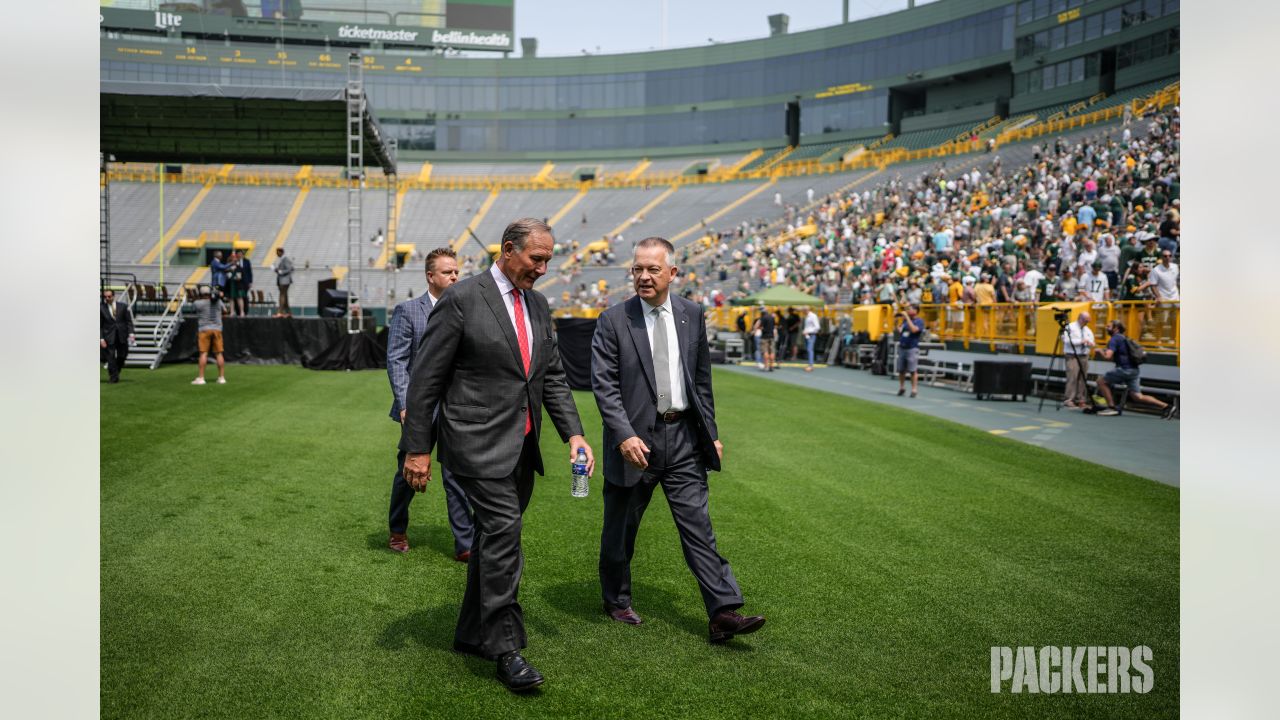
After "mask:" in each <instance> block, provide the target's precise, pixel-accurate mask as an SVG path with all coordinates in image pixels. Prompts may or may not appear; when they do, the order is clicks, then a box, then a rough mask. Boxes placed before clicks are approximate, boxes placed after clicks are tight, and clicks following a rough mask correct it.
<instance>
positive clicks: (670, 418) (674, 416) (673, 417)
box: [662, 410, 680, 425]
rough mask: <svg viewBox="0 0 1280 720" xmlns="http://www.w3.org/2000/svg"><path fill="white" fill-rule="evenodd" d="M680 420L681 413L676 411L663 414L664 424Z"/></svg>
mask: <svg viewBox="0 0 1280 720" xmlns="http://www.w3.org/2000/svg"><path fill="white" fill-rule="evenodd" d="M679 419H680V413H679V412H677V411H675V410H668V411H666V412H664V413H662V422H664V423H667V424H668V425H669V424H671V423H673V422H675V421H677V420H679Z"/></svg>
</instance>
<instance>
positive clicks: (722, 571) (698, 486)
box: [600, 419, 742, 618]
mask: <svg viewBox="0 0 1280 720" xmlns="http://www.w3.org/2000/svg"><path fill="white" fill-rule="evenodd" d="M658 485H662V492H663V493H665V494H666V496H667V504H668V505H669V506H670V507H671V516H672V518H674V519H675V524H676V529H677V530H678V531H679V533H680V547H681V549H683V550H684V560H685V562H686V563H687V564H688V565H689V570H691V571H692V572H693V577H694V578H695V579H696V580H697V581H698V589H699V590H700V591H701V593H702V604H703V605H704V606H705V607H706V610H707V617H709V618H710V617H714V616H715V615H716V613H718V612H720V611H721V610H736V609H738V608H740V607H742V591H741V590H740V589H739V588H738V581H737V579H736V578H734V576H733V570H732V569H730V567H729V561H728V560H725V559H724V558H723V557H721V556H720V553H719V551H717V550H716V536H715V533H714V532H713V531H712V529H711V515H710V513H709V512H708V509H707V471H706V468H705V467H704V466H703V464H702V459H701V457H699V455H698V437H697V435H696V434H695V432H694V428H693V427H692V426H691V425H690V423H689V421H688V420H680V421H677V422H674V423H670V424H668V423H665V422H663V421H662V420H661V419H659V420H658V421H657V423H656V424H655V425H654V429H653V442H651V443H650V444H649V467H648V468H647V469H646V470H645V472H644V475H643V476H642V477H641V478H640V482H638V483H636V484H635V485H633V486H632V487H623V486H621V485H617V484H615V483H611V482H608V481H605V483H604V528H603V530H602V531H601V533H600V588H601V595H602V597H603V599H604V604H605V606H607V607H610V608H627V607H631V558H632V556H633V555H634V554H635V549H636V532H637V531H638V530H639V529H640V520H641V518H643V517H644V511H645V508H647V507H648V506H649V500H650V499H651V498H652V497H653V490H654V488H655V487H656V486H658Z"/></svg>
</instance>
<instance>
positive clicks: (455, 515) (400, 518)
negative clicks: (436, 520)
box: [387, 450, 475, 555]
mask: <svg viewBox="0 0 1280 720" xmlns="http://www.w3.org/2000/svg"><path fill="white" fill-rule="evenodd" d="M404 457H405V452H404V451H403V450H401V451H400V453H399V454H398V455H397V456H396V475H395V477H394V478H393V479H392V480H391V511H390V513H389V514H388V517H387V520H388V523H387V524H388V526H389V527H390V529H391V532H393V533H402V532H405V531H406V530H407V529H408V528H409V503H411V502H413V496H414V495H416V494H417V493H415V492H414V491H413V488H412V487H409V483H407V482H405V479H404ZM440 477H441V485H444V500H445V505H446V506H447V507H448V508H449V529H450V530H452V531H453V554H454V555H457V554H459V553H461V552H462V551H463V550H470V549H471V541H472V536H473V535H474V534H475V527H474V525H473V524H472V521H471V506H470V505H469V504H467V496H466V494H465V493H463V492H462V488H461V487H459V486H458V481H457V480H455V479H454V477H453V473H451V472H449V469H448V468H446V467H445V466H443V465H441V466H440Z"/></svg>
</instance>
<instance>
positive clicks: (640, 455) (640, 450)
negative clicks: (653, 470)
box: [618, 435, 649, 470]
mask: <svg viewBox="0 0 1280 720" xmlns="http://www.w3.org/2000/svg"><path fill="white" fill-rule="evenodd" d="M618 449H619V450H621V451H622V459H623V460H626V461H627V462H628V463H629V464H631V466H632V467H635V468H639V469H640V470H644V469H645V468H647V467H649V459H648V458H646V457H645V455H647V454H648V453H649V446H648V445H645V444H644V441H643V440H641V439H640V437H639V436H638V435H632V436H631V437H629V438H627V439H626V440H623V441H622V442H621V443H620V444H619V445H618Z"/></svg>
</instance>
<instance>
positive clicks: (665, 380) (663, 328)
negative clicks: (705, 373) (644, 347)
mask: <svg viewBox="0 0 1280 720" xmlns="http://www.w3.org/2000/svg"><path fill="white" fill-rule="evenodd" d="M653 379H654V380H655V381H656V382H657V383H658V412H660V413H664V412H666V411H668V410H670V409H671V361H670V359H668V357H667V323H666V321H665V320H664V319H663V317H662V306H661V305H660V306H658V307H656V308H654V309H653Z"/></svg>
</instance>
